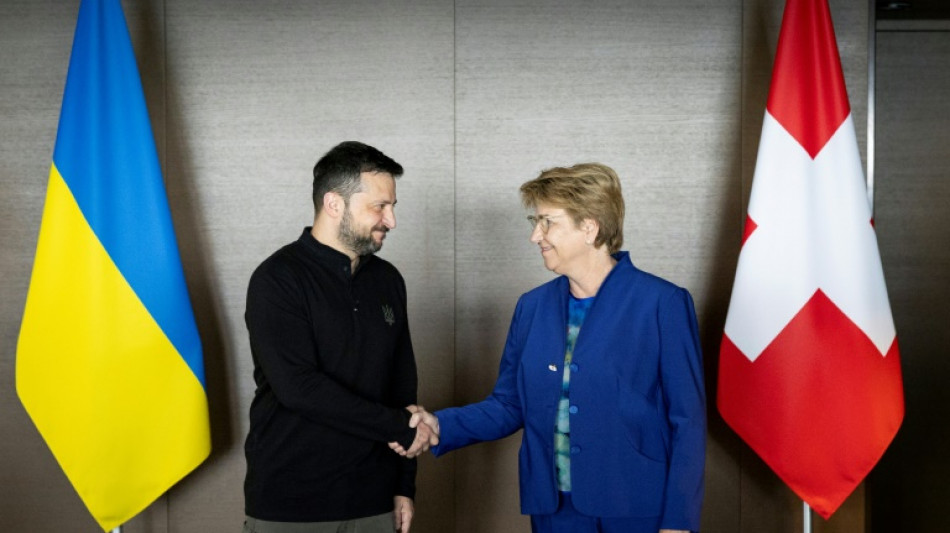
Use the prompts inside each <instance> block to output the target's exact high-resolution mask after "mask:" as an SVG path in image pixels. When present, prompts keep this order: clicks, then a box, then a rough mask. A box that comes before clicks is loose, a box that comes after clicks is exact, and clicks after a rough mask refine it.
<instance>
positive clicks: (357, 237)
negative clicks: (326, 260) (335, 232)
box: [339, 207, 388, 255]
mask: <svg viewBox="0 0 950 533" xmlns="http://www.w3.org/2000/svg"><path fill="white" fill-rule="evenodd" d="M377 230H379V231H382V232H383V233H384V234H385V233H386V232H387V231H388V229H387V228H386V226H376V227H374V228H370V230H369V231H367V232H366V233H365V234H360V233H359V230H358V229H357V228H354V227H353V217H351V216H350V209H349V208H348V207H347V208H346V209H344V210H343V219H342V220H341V221H340V231H339V238H340V242H341V243H343V245H344V246H346V247H347V248H349V249H350V250H351V251H352V252H353V253H355V254H356V255H370V254H374V253H376V252H378V251H379V249H380V248H382V247H383V243H382V242H378V243H377V242H376V241H375V240H373V231H377Z"/></svg>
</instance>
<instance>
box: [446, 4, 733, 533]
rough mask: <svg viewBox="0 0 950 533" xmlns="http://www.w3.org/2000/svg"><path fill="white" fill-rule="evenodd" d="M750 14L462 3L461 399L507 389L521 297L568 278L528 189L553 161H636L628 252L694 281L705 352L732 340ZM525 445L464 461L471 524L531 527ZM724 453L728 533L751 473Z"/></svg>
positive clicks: (714, 485)
mask: <svg viewBox="0 0 950 533" xmlns="http://www.w3.org/2000/svg"><path fill="white" fill-rule="evenodd" d="M739 7H740V6H739V4H738V3H737V2H732V1H721V2H702V3H699V2H665V1H655V2H650V1H644V2H593V3H582V4H578V3H576V2H540V1H537V2H530V1H529V2H516V3H512V2H506V1H489V2H479V3H477V4H474V5H469V4H466V5H462V4H460V5H459V6H458V8H457V13H456V21H457V22H456V35H457V37H456V42H457V52H456V58H457V59H456V64H457V67H456V76H457V82H456V110H457V128H456V158H457V172H456V180H457V183H456V190H457V191H458V193H457V203H458V207H457V213H458V218H457V220H458V226H457V232H456V235H457V237H456V242H457V243H458V244H459V246H458V251H457V256H456V261H457V265H458V272H459V277H458V279H459V282H458V286H457V292H458V300H457V316H458V327H457V338H458V345H457V346H458V349H457V358H458V363H457V373H456V375H457V378H456V379H457V385H456V391H457V400H458V402H459V403H467V402H471V401H475V400H479V399H481V398H483V397H484V396H485V395H486V394H487V393H488V392H489V391H490V390H491V386H492V384H493V383H494V380H495V377H496V375H497V367H498V361H499V359H500V355H501V349H502V346H503V343H504V339H505V335H506V333H507V328H508V324H509V320H510V318H511V312H512V310H513V309H514V305H515V302H516V300H517V296H518V295H519V294H521V293H523V292H525V291H526V290H528V289H530V288H532V287H534V286H536V285H538V284H539V283H541V282H543V281H546V280H548V279H550V278H551V276H552V274H551V273H549V272H547V271H546V270H545V269H544V267H543V264H542V262H541V260H540V257H539V256H538V251H537V248H536V246H535V245H533V244H531V243H530V242H529V241H528V237H529V233H530V232H529V228H528V226H527V224H526V223H525V221H524V217H525V215H526V212H525V211H524V210H523V209H522V208H521V206H520V201H519V198H518V192H517V191H518V186H519V185H520V184H521V183H522V182H524V181H526V180H528V179H531V178H533V177H535V176H536V175H537V174H538V172H539V171H540V170H542V169H544V168H548V167H551V166H556V165H571V164H574V163H579V162H585V161H600V162H603V163H606V164H608V165H610V166H612V167H613V168H614V169H616V170H617V171H618V173H619V175H620V176H621V179H622V180H623V185H624V187H625V191H624V192H625V200H626V203H627V213H628V215H627V220H626V224H625V237H626V243H625V246H624V248H625V249H627V250H630V251H631V254H632V257H633V260H634V262H635V263H637V264H638V265H639V266H641V267H642V268H644V269H647V270H650V271H653V272H655V273H657V274H659V275H661V276H664V277H667V278H669V279H671V280H673V281H674V282H677V283H679V284H681V285H684V286H686V287H688V288H689V289H690V290H691V291H692V293H693V295H694V297H695V298H696V301H697V306H698V308H699V309H700V312H701V314H702V317H701V322H702V326H703V329H704V340H705V341H707V342H705V348H706V349H707V351H710V350H712V349H713V347H714V345H715V346H718V334H717V333H715V330H716V329H717V327H718V326H716V325H715V324H716V323H717V322H718V323H721V322H722V312H723V311H722V310H723V309H724V308H725V299H726V298H728V286H729V283H730V278H731V275H732V273H731V271H730V270H729V268H724V267H722V262H721V261H719V259H726V260H727V261H731V257H732V256H733V255H735V253H736V252H737V249H738V248H737V244H738V235H739V220H740V219H739V217H738V211H739V206H738V200H739V195H738V187H739V173H738V151H739V120H738V118H739V115H738V106H739V87H740V86H739V75H740V62H739V57H740V43H741V38H740V37H741V34H740V30H741V24H740V9H739ZM730 242H733V243H735V244H733V245H732V246H729V244H728V243H730ZM707 328H708V329H707ZM720 331H721V330H720ZM519 441H520V434H518V435H515V436H513V437H510V438H508V439H506V440H505V441H503V442H499V443H491V444H483V445H479V446H474V447H472V448H470V449H466V450H463V451H460V452H458V453H457V455H458V459H457V463H456V465H457V474H456V475H457V492H456V501H457V504H456V505H457V521H456V531H457V532H459V533H463V532H480V531H506V532H507V531H527V530H528V525H527V520H526V519H524V518H523V517H521V516H519V515H518V512H519V509H518V506H517V503H516V502H517V501H518V489H517V487H518V480H517V459H516V452H517V447H518V443H519ZM722 454H723V451H722V446H721V444H720V443H719V442H713V443H711V445H710V456H711V457H712V461H711V462H712V464H715V465H716V468H713V469H711V470H710V475H709V481H708V486H709V487H711V490H710V491H709V493H710V495H711V496H710V501H713V502H715V503H713V507H712V509H713V510H712V512H711V513H709V514H708V519H707V523H708V524H710V528H712V527H713V526H712V524H717V523H720V524H722V523H725V522H722V521H721V520H719V518H717V512H716V510H715V509H716V508H719V507H722V508H728V507H734V506H735V503H736V502H737V500H738V492H737V490H738V483H737V473H738V471H737V469H735V468H730V467H723V465H722V464H721V463H720V458H721V456H722ZM726 461H728V459H727V460H726ZM730 500H731V501H730ZM727 502H728V503H727ZM722 514H725V511H724V512H723V513H722ZM722 529H723V530H728V527H727V526H722Z"/></svg>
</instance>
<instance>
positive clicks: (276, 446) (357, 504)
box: [244, 228, 417, 522]
mask: <svg viewBox="0 0 950 533" xmlns="http://www.w3.org/2000/svg"><path fill="white" fill-rule="evenodd" d="M245 321H246V323H247V328H248V332H249V334H250V341H251V354H252V357H253V359H254V381H255V383H256V384H257V390H256V392H255V395H254V400H253V401H252V403H251V412H250V418H251V427H250V432H249V434H248V437H247V441H246V442H245V445H244V450H245V456H246V458H247V477H246V479H245V482H244V495H245V512H246V513H247V515H249V516H252V517H254V518H258V519H261V520H269V521H278V522H320V521H333V520H350V519H355V518H361V517H365V516H372V515H377V514H383V513H386V512H389V511H392V510H393V496H396V495H400V496H408V497H410V498H412V497H414V496H415V471H416V462H415V460H408V459H404V458H402V457H400V456H398V455H397V454H395V453H394V452H393V451H392V450H390V449H389V448H388V447H387V445H386V444H387V443H388V442H391V441H399V442H400V443H401V444H402V445H403V447H405V448H408V447H409V445H410V444H411V442H412V440H413V438H414V436H415V430H414V429H410V428H409V427H408V419H409V413H408V412H407V411H406V410H405V409H404V408H405V407H406V406H407V405H410V404H414V403H416V386H417V377H416V363H415V358H414V356H413V351H412V342H411V340H410V338H409V324H408V321H407V316H406V286H405V282H404V281H403V279H402V276H400V274H399V272H398V271H397V270H396V268H395V267H393V266H392V265H391V264H390V263H388V262H386V261H384V260H382V259H380V258H378V257H375V256H372V255H370V256H364V257H362V258H360V261H359V264H358V266H357V268H356V271H355V272H351V271H350V259H349V257H347V256H346V255H345V254H342V253H340V252H338V251H336V250H334V249H332V248H330V247H328V246H325V245H323V244H321V243H319V242H318V241H317V240H316V239H315V238H313V236H312V235H311V234H310V228H306V229H305V230H304V232H303V235H301V236H300V238H299V239H298V240H297V241H296V242H293V243H291V244H288V245H287V246H285V247H283V248H281V249H280V250H278V251H277V252H276V253H274V254H273V255H272V256H270V257H269V258H268V259H267V260H265V261H264V262H263V263H262V264H261V265H260V266H259V267H258V268H257V270H255V272H254V274H253V275H252V276H251V281H250V284H249V286H248V291H247V309H246V312H245Z"/></svg>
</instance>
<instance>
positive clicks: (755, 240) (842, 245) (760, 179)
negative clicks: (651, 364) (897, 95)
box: [718, 0, 904, 518]
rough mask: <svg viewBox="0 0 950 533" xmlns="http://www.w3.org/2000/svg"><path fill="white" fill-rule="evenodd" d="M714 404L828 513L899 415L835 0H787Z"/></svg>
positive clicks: (894, 361) (891, 343) (876, 455)
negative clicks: (832, 11) (833, 11)
mask: <svg viewBox="0 0 950 533" xmlns="http://www.w3.org/2000/svg"><path fill="white" fill-rule="evenodd" d="M718 406H719V411H720V413H721V414H722V416H723V418H724V419H725V421H726V422H727V423H728V424H729V426H730V427H732V428H733V430H735V431H736V433H738V434H739V436H740V437H742V439H743V440H744V441H745V442H746V443H747V444H748V445H749V446H750V447H752V449H753V450H755V452H756V453H757V454H758V455H759V456H760V457H761V458H762V459H763V460H764V461H765V462H766V463H767V464H768V465H769V466H770V467H771V468H772V470H774V471H775V473H776V474H778V476H779V477H780V478H781V479H782V480H783V481H784V482H785V483H786V484H787V485H788V486H789V487H791V489H792V490H793V491H795V493H796V494H798V495H799V496H800V497H801V498H802V499H803V500H804V501H805V502H806V503H807V504H808V505H809V506H810V507H811V508H812V509H814V510H815V511H816V512H817V513H818V514H820V515H821V516H823V517H824V518H828V517H830V516H831V514H832V513H834V512H835V510H837V509H838V507H839V506H840V505H841V503H842V502H844V500H845V499H846V498H847V497H848V495H849V494H851V492H852V491H854V489H855V487H857V485H858V484H859V483H860V482H861V481H862V480H863V479H864V478H865V476H866V475H867V474H868V472H869V471H870V470H871V468H872V467H873V466H874V465H875V464H876V463H877V461H878V460H879V459H880V458H881V455H882V454H883V453H884V450H885V449H887V446H888V445H889V444H890V443H891V441H892V440H893V438H894V435H895V434H896V433H897V430H898V428H899V427H900V424H901V421H902V420H903V418H904V395H903V385H902V380H901V369H900V354H899V352H898V348H897V336H896V332H895V329H894V320H893V318H892V316H891V310H890V305H889V304H888V299H887V288H886V286H885V284H884V273H883V270H882V268H881V259H880V254H879V252H878V248H877V239H876V237H875V234H874V227H873V225H872V220H871V209H870V205H869V202H868V195H867V190H866V185H865V181H864V172H863V171H862V169H861V158H860V154H859V153H858V144H857V139H856V137H855V133H854V122H853V119H852V116H851V108H850V106H849V104H848V95H847V91H846V89H845V84H844V76H843V74H842V71H841V60H840V58H839V56H838V47H837V45H836V43H835V35H834V28H833V26H832V23H831V14H830V12H829V10H828V4H827V0H788V2H787V3H786V5H785V14H784V16H783V19H782V29H781V32H780V33H779V42H778V50H777V52H776V54H775V65H774V68H773V71H772V85H771V88H770V92H769V99H768V104H767V106H766V113H765V120H764V124H763V126H762V137H761V140H760V143H759V153H758V160H757V162H756V168H755V175H754V178H753V182H752V192H751V196H750V199H749V209H748V217H747V219H746V224H745V231H744V236H743V244H742V251H741V252H740V254H739V264H738V268H737V270H736V281H735V285H734V287H733V291H732V298H731V301H730V304H729V313H728V315H727V317H726V326H725V332H724V334H723V339H722V345H721V347H720V362H719V394H718Z"/></svg>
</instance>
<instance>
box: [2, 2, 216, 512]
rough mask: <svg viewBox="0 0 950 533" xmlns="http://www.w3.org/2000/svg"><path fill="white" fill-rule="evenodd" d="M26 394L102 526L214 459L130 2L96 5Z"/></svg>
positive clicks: (65, 138) (36, 294)
mask: <svg viewBox="0 0 950 533" xmlns="http://www.w3.org/2000/svg"><path fill="white" fill-rule="evenodd" d="M16 385H17V393H18V394H19V396H20V400H21V401H22V402H23V405H24V407H25V408H26V410H27V412H28V413H29V415H30V417H31V418H32V419H33V422H34V424H36V427H37V428H38V429H39V432H40V434H41V435H42V436H43V438H44V439H45V440H46V443H47V444H48V445H49V447H50V449H51V450H52V452H53V455H55V456H56V460H57V461H59V464H60V465H61V466H62V468H63V470H64V471H65V473H66V475H67V477H68V478H69V480H70V482H72V484H73V486H74V487H75V489H76V491H77V492H78V493H79V496H80V497H81V498H82V500H83V502H84V503H85V504H86V506H87V507H88V508H89V511H90V512H91V513H92V515H93V516H94V517H95V519H96V520H97V521H98V522H99V524H100V525H101V526H102V528H103V529H105V530H109V529H112V528H114V527H116V526H118V525H120V524H122V523H124V522H126V521H127V520H129V519H130V518H132V517H133V516H135V515H136V514H138V513H139V512H140V511H142V510H143V509H144V508H146V507H147V506H148V505H149V504H151V503H152V502H153V501H154V500H155V499H156V498H158V497H160V496H161V495H162V494H163V493H164V492H165V491H166V490H168V489H169V488H170V487H171V486H172V485H174V484H175V483H176V482H178V481H179V480H180V479H181V478H182V477H184V476H185V475H186V474H187V473H188V472H190V471H191V470H193V469H194V468H195V467H197V466H198V465H199V464H200V463H201V462H202V461H203V460H204V459H205V458H206V457H207V456H208V454H209V452H210V450H211V439H210V432H209V422H208V402H207V395H206V393H205V380H204V368H203V362H202V355H201V342H200V339H199V338H198V331H197V328H196V326H195V320H194V315H193V313H192V309H191V302H190V301H189V298H188V292H187V288H186V286H185V279H184V275H183V272H182V268H181V260H180V258H179V255H178V246H177V243H176V239H175V233H174V230H173V229H172V223H171V216H170V213H169V209H168V200H167V198H166V196H165V189H164V186H163V182H162V175H161V169H160V167H159V164H158V156H157V153H156V151H155V141H154V139H153V137H152V131H151V126H150V123H149V118H148V113H147V110H146V107H145V99H144V95H143V92H142V84H141V81H140V79H139V74H138V68H137V66H136V63H135V56H134V54H133V51H132V42H131V40H130V38H129V32H128V29H127V27H126V24H125V18H124V15H123V13H122V8H121V6H120V5H119V2H118V0H83V1H82V3H81V5H80V8H79V19H78V22H77V24H76V34H75V37H74V41H73V50H72V57H71V59H70V64H69V74H68V76H67V80H66V89H65V92H64V95H63V106H62V111H61V114H60V121H59V131H58V133H57V138H56V148H55V151H54V153H53V165H52V169H51V170H50V176H49V185H48V188H47V193H46V205H45V207H44V210H43V221H42V224H41V226H40V233H39V240H38V243H37V249H36V259H35V262H34V264H33V275H32V278H31V281H30V289H29V294H28V296H27V300H26V309H25V311H24V313H23V324H22V326H21V328H20V338H19V342H18V344H17V362H16Z"/></svg>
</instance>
